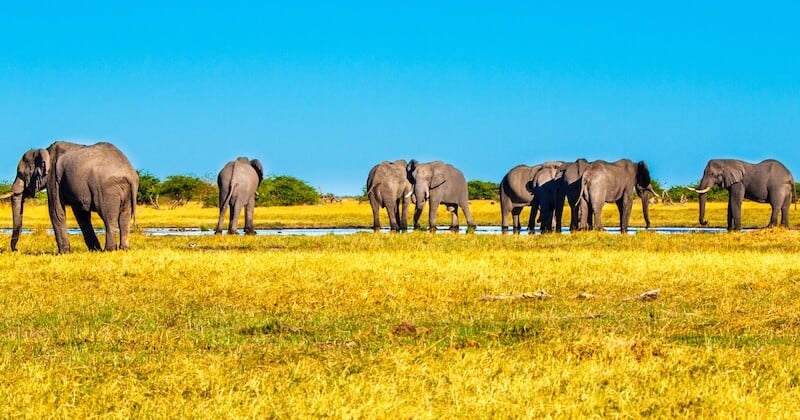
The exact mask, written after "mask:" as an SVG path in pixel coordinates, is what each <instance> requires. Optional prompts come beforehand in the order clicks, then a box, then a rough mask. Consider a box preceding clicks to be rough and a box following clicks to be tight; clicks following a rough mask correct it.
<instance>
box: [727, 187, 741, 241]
mask: <svg viewBox="0 0 800 420" xmlns="http://www.w3.org/2000/svg"><path fill="white" fill-rule="evenodd" d="M743 201H744V185H743V184H742V183H741V182H738V183H736V184H733V185H731V188H730V190H729V194H728V230H741V229H742V202H743Z"/></svg>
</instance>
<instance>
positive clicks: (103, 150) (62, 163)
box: [9, 141, 139, 254]
mask: <svg viewBox="0 0 800 420" xmlns="http://www.w3.org/2000/svg"><path fill="white" fill-rule="evenodd" d="M44 188H47V206H48V209H49V212H50V222H51V223H52V225H53V231H54V232H55V237H56V243H57V244H58V252H59V253H60V254H65V253H68V252H70V245H69V236H68V235H67V218H66V211H65V210H66V206H70V207H72V212H73V214H74V215H75V219H76V220H77V222H78V225H79V226H80V228H81V232H82V233H83V240H84V242H86V246H87V247H88V248H89V250H91V251H96V250H100V249H101V247H100V241H99V240H98V239H97V235H96V234H95V231H94V228H93V227H92V213H91V212H93V211H94V212H97V213H98V214H99V215H100V218H101V219H103V223H104V225H105V232H106V243H105V250H107V251H111V250H116V249H118V248H119V249H128V248H129V247H130V238H129V232H130V222H131V218H132V217H133V218H135V214H136V193H137V191H138V189H139V176H138V175H137V173H136V170H135V169H134V168H133V166H132V165H131V163H130V161H128V158H127V157H125V155H124V154H123V153H122V152H121V151H120V150H119V149H117V148H116V147H115V146H114V145H112V144H110V143H105V142H101V143H97V144H94V145H82V144H75V143H70V142H64V141H57V142H55V143H53V144H51V145H50V146H49V147H48V148H46V149H31V150H28V151H27V152H25V153H24V154H23V155H22V158H21V159H20V161H19V164H18V165H17V176H16V178H15V179H14V182H13V184H12V185H11V192H10V193H9V194H10V196H11V209H12V216H13V217H12V218H13V230H12V234H11V250H12V251H16V250H17V242H18V241H19V235H20V231H21V229H22V213H23V208H24V204H25V199H26V198H31V197H33V196H34V194H36V193H37V192H38V191H41V190H42V189H44ZM117 229H119V243H117V237H116V230H117Z"/></svg>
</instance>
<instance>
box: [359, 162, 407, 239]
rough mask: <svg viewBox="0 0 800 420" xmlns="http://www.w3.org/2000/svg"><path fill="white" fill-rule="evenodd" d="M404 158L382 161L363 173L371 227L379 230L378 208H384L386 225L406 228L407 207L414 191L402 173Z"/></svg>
mask: <svg viewBox="0 0 800 420" xmlns="http://www.w3.org/2000/svg"><path fill="white" fill-rule="evenodd" d="M406 166H407V163H406V161H405V160H396V161H394V162H389V161H383V162H381V163H379V164H377V165H375V166H373V167H372V169H371V170H370V171H369V175H368V176H367V197H368V198H369V204H370V206H371V207H372V228H373V229H374V230H375V231H378V230H380V228H381V222H380V217H379V213H380V209H381V207H384V208H386V213H388V215H389V226H390V229H391V231H393V232H398V231H399V232H403V231H405V230H406V229H407V228H408V207H409V204H410V203H411V194H412V193H413V192H414V191H413V187H412V185H411V182H409V180H408V174H407V173H406Z"/></svg>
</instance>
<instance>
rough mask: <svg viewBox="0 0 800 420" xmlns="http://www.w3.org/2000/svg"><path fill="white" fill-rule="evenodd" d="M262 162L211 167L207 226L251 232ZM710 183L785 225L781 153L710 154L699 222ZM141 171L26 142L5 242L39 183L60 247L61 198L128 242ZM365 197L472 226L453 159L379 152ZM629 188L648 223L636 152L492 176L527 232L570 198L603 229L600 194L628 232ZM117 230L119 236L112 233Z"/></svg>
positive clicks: (737, 203)
mask: <svg viewBox="0 0 800 420" xmlns="http://www.w3.org/2000/svg"><path fill="white" fill-rule="evenodd" d="M263 178H264V169H263V166H262V165H261V162H259V161H258V159H252V160H250V159H248V158H245V157H240V158H237V159H236V160H234V161H231V162H228V163H227V164H226V165H225V166H224V167H223V168H222V170H221V171H220V173H219V175H218V177H217V185H218V187H219V220H218V222H217V227H216V229H215V233H217V234H220V233H222V230H223V224H224V216H225V213H226V211H227V210H228V209H230V212H229V214H230V218H229V224H228V232H229V233H232V234H235V233H237V232H238V220H239V214H240V212H241V211H242V209H244V213H245V224H244V231H245V234H255V228H254V223H253V213H254V208H255V195H256V190H257V188H258V185H259V184H260V183H261V181H262V180H263ZM715 185H721V186H722V187H724V188H726V189H727V190H728V192H729V199H728V229H729V230H738V229H741V210H742V201H743V200H744V199H745V198H746V199H748V200H753V201H757V202H760V203H769V204H770V206H771V207H772V214H771V217H770V222H769V226H777V225H778V216H779V213H780V224H781V225H782V226H786V227H788V225H789V215H788V211H789V204H790V203H791V202H792V201H793V200H794V188H795V184H794V179H793V177H792V174H791V173H790V172H789V170H788V169H786V167H785V166H784V165H783V164H781V163H780V162H778V161H776V160H772V159H768V160H765V161H763V162H760V163H756V164H751V163H747V162H743V161H740V160H733V159H713V160H710V161H709V162H708V165H706V168H705V171H704V173H703V178H702V179H701V181H700V185H699V186H698V188H697V189H696V190H695V191H696V192H697V193H698V194H699V197H700V208H699V222H700V224H701V225H705V224H706V223H707V222H706V221H705V207H706V197H707V195H706V193H707V192H708V191H709V189H710V188H711V187H713V186H715ZM138 187H139V177H138V175H137V173H136V170H135V169H134V168H133V166H132V165H131V163H130V161H129V160H128V158H127V157H125V155H124V154H123V153H122V152H121V151H120V150H119V149H117V148H116V147H115V146H114V145H112V144H110V143H105V142H102V143H97V144H93V145H81V144H75V143H70V142H63V141H58V142H55V143H53V144H51V145H50V146H49V147H47V148H42V149H31V150H28V151H27V152H25V153H24V154H23V155H22V158H21V159H20V161H19V163H18V164H17V173H16V178H15V179H14V182H13V183H12V185H11V191H10V192H9V193H7V194H5V195H3V196H0V198H3V199H4V198H9V197H10V198H11V209H12V223H13V229H12V235H11V249H12V250H13V251H16V250H17V243H18V241H19V237H20V232H21V229H22V214H23V209H24V204H25V199H26V198H31V197H33V196H34V195H35V194H36V193H37V192H39V191H41V190H42V189H45V188H46V189H47V199H48V211H49V215H50V221H51V223H52V226H53V231H54V233H55V238H56V243H57V245H58V251H59V253H67V252H69V251H70V244H69V237H68V235H67V223H66V207H67V206H69V207H71V208H72V212H73V214H74V215H75V219H76V220H77V222H78V225H79V226H80V229H81V232H82V233H83V238H84V241H85V242H86V246H87V247H88V248H89V250H101V249H105V250H115V249H127V248H128V247H129V246H130V239H129V238H130V237H129V232H130V223H131V219H132V218H134V217H135V213H136V210H135V209H136V195H137V191H138ZM366 188H367V197H368V198H369V202H370V205H371V207H372V215H373V228H374V229H375V230H379V229H380V220H379V212H380V209H381V208H386V212H387V213H388V215H389V225H390V228H391V230H392V231H405V230H406V229H407V228H408V226H407V223H408V208H409V206H410V204H411V203H412V202H413V203H414V204H415V209H414V219H413V220H414V224H413V226H414V229H419V228H420V221H419V219H420V216H421V215H422V212H423V210H424V208H425V205H426V204H428V226H429V229H430V230H431V231H434V230H436V211H437V209H438V207H439V205H445V206H446V207H447V209H448V211H449V212H450V214H451V221H450V229H451V230H454V231H457V230H458V209H459V208H461V210H462V211H463V212H464V216H465V217H466V220H467V226H468V227H467V231H468V232H471V231H474V230H475V222H474V220H473V218H472V213H471V212H470V208H469V192H468V188H467V181H466V178H465V177H464V174H463V173H462V172H461V171H460V170H459V169H457V168H456V167H454V166H453V165H451V164H448V163H445V162H442V161H434V162H424V163H423V162H418V161H416V160H411V161H410V162H406V161H404V160H396V161H394V162H388V161H384V162H381V163H379V164H377V165H375V166H374V167H373V168H372V169H371V170H370V171H369V175H368V177H367V184H366ZM634 193H636V195H638V196H639V197H640V198H641V200H642V212H643V214H644V220H645V224H646V227H648V228H649V227H650V216H649V196H650V194H655V192H654V191H653V187H652V185H651V181H650V171H649V170H648V168H647V164H645V163H644V162H638V163H634V162H632V161H630V160H628V159H621V160H618V161H616V162H606V161H602V160H597V161H594V162H589V161H587V160H586V159H578V160H576V161H574V162H560V161H555V162H545V163H542V164H539V165H534V166H527V165H518V166H515V167H514V168H512V169H511V170H509V171H508V173H507V174H506V175H505V177H503V179H502V181H501V183H500V211H501V227H502V230H503V231H504V232H507V231H508V226H509V220H508V216H509V214H510V215H511V216H512V223H511V225H512V231H513V232H514V233H519V232H520V231H521V223H520V220H519V219H520V213H521V212H522V209H523V208H524V207H526V206H530V207H531V217H530V220H529V221H528V225H527V226H528V231H529V232H530V233H533V231H534V223H535V221H536V218H537V215H538V216H539V220H540V223H541V225H540V230H541V231H542V232H560V231H561V223H562V221H561V216H562V212H563V209H564V202H565V201H566V203H567V204H568V205H569V206H570V209H571V212H570V213H571V215H572V218H571V220H570V224H569V227H570V230H582V229H583V230H585V229H598V230H602V229H603V223H602V218H601V217H600V214H601V211H602V208H603V205H604V204H605V203H616V205H617V209H618V210H619V217H620V230H621V231H622V232H627V230H628V221H629V220H630V216H631V209H632V206H633V199H634V198H633V197H634ZM92 212H96V213H98V215H99V216H100V218H101V219H102V220H103V224H104V226H105V231H106V237H105V246H104V247H101V245H100V241H99V240H98V238H97V234H96V233H95V231H94V228H93V227H92V222H91V213H92ZM117 231H118V232H119V240H117Z"/></svg>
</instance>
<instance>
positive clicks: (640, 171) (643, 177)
mask: <svg viewBox="0 0 800 420" xmlns="http://www.w3.org/2000/svg"><path fill="white" fill-rule="evenodd" d="M636 185H637V186H639V187H640V188H647V187H648V186H649V185H650V169H649V168H648V167H647V164H646V163H644V161H641V162H639V163H637V164H636Z"/></svg>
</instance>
